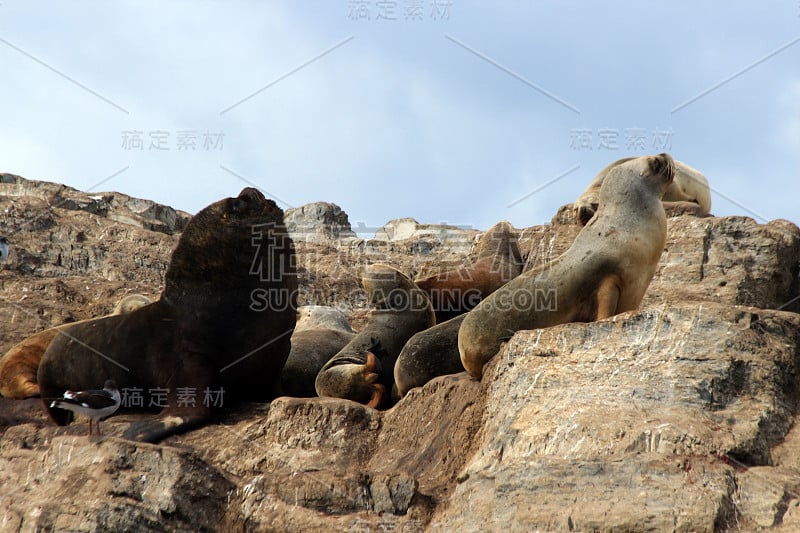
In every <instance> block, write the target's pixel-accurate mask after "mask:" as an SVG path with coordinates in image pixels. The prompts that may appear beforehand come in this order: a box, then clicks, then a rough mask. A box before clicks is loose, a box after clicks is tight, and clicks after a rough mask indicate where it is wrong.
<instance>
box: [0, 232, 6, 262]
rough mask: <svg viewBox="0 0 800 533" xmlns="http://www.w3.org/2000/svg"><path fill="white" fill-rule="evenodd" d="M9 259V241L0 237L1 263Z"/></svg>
mask: <svg viewBox="0 0 800 533" xmlns="http://www.w3.org/2000/svg"><path fill="white" fill-rule="evenodd" d="M6 259H8V239H6V238H5V237H0V263H2V262H3V261H5V260H6Z"/></svg>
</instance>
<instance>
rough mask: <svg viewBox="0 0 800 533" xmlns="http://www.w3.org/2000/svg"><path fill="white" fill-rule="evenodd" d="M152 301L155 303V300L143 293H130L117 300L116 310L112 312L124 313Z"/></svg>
mask: <svg viewBox="0 0 800 533" xmlns="http://www.w3.org/2000/svg"><path fill="white" fill-rule="evenodd" d="M151 303H153V300H151V299H150V298H148V297H147V296H144V295H143V294H129V295H128V296H126V297H125V298H123V299H122V300H120V301H119V302H117V305H115V306H114V310H113V311H112V312H111V314H112V315H124V314H127V313H130V312H131V311H135V310H137V309H139V308H140V307H144V306H145V305H149V304H151Z"/></svg>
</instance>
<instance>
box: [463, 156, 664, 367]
mask: <svg viewBox="0 0 800 533" xmlns="http://www.w3.org/2000/svg"><path fill="white" fill-rule="evenodd" d="M673 175H674V166H673V161H672V158H671V157H670V156H669V155H668V154H661V155H657V156H643V157H638V158H636V159H632V160H629V161H626V162H624V163H622V164H620V165H617V166H616V167H614V168H612V169H611V170H610V171H609V172H608V174H607V176H606V179H605V182H604V183H603V186H602V188H601V189H600V205H599V207H598V209H597V213H596V214H595V216H594V217H592V220H590V221H589V223H588V224H587V225H586V226H584V227H583V228H582V229H581V231H580V232H579V233H578V236H577V237H576V238H575V241H574V242H573V243H572V246H570V248H569V249H568V250H567V251H566V252H564V253H563V254H562V255H560V256H559V257H557V258H556V259H554V260H553V261H552V262H551V263H550V264H549V265H547V266H542V267H539V268H534V269H532V270H529V271H528V272H525V273H524V274H522V275H520V276H519V277H517V278H515V279H513V280H511V281H510V282H508V283H507V284H505V285H504V286H503V287H501V288H500V289H498V290H497V291H495V292H494V293H493V294H492V295H490V296H489V297H488V298H486V299H485V300H484V301H483V302H481V303H480V304H478V306H477V307H476V308H475V309H473V310H472V311H470V312H469V313H468V314H467V316H466V317H465V318H464V322H463V323H462V324H461V329H460V330H459V332H458V351H459V353H460V354H461V362H462V364H463V365H464V368H465V369H466V370H467V372H468V373H469V374H470V375H471V376H473V377H475V378H479V379H480V377H481V376H482V374H483V365H484V364H486V362H488V361H489V359H491V358H492V357H493V356H494V355H495V354H496V353H497V351H498V350H499V349H500V346H501V344H502V342H503V340H505V339H508V338H509V337H510V336H511V335H513V334H514V332H516V331H519V330H522V329H535V328H545V327H548V326H555V325H557V324H564V323H567V322H590V321H593V320H600V319H603V318H607V317H610V316H612V315H615V314H618V313H622V312H624V311H630V310H633V309H636V308H638V307H639V304H640V303H641V301H642V297H643V296H644V293H645V291H646V290H647V287H648V285H649V284H650V280H651V279H652V278H653V274H654V273H655V270H656V267H657V266H658V260H659V258H660V257H661V252H662V251H663V249H664V244H665V242H666V238H667V217H666V214H665V213H664V206H663V205H662V204H661V197H662V195H663V194H664V192H665V191H666V190H667V188H668V187H669V185H670V183H672V179H673Z"/></svg>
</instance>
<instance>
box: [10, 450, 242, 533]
mask: <svg viewBox="0 0 800 533" xmlns="http://www.w3.org/2000/svg"><path fill="white" fill-rule="evenodd" d="M33 457H35V460H36V462H37V468H36V469H35V470H32V469H31V468H30V465H28V466H25V465H26V463H27V461H29V460H31V459H32V458H33ZM0 485H2V486H3V494H2V495H0V500H2V508H3V509H4V510H6V512H7V513H9V512H10V518H11V522H12V524H14V525H15V527H17V530H22V531H27V530H31V531H32V530H37V531H38V530H55V531H101V530H102V531H124V530H170V531H176V530H195V531H211V530H214V529H216V528H217V527H219V526H220V525H221V524H222V523H223V518H224V516H225V512H226V506H227V501H228V498H229V496H230V495H231V493H232V492H233V490H234V489H235V487H234V485H233V483H231V482H230V481H228V480H227V479H226V478H225V477H224V476H222V475H221V474H220V473H219V472H217V471H216V470H215V469H213V468H211V467H210V466H209V465H207V464H205V463H203V462H202V461H200V460H198V459H197V458H196V457H195V456H194V455H193V454H191V453H188V452H185V451H182V450H178V449H175V448H169V447H157V446H149V445H142V444H136V443H132V442H129V441H122V440H119V439H111V438H106V439H104V440H102V441H99V442H95V443H89V442H88V439H87V438H85V437H67V436H65V437H56V438H54V439H52V441H51V442H50V443H49V445H48V446H47V449H46V450H45V451H44V452H38V451H36V450H25V449H17V450H9V449H7V448H6V449H4V450H3V451H2V453H0Z"/></svg>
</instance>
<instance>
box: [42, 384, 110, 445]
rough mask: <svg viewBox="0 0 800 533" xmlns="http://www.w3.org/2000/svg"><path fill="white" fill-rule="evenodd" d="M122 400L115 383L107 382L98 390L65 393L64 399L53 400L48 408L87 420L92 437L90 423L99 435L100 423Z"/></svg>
mask: <svg viewBox="0 0 800 533" xmlns="http://www.w3.org/2000/svg"><path fill="white" fill-rule="evenodd" d="M121 403H122V398H121V396H120V393H119V389H117V385H116V383H114V382H113V381H112V380H110V379H109V380H108V381H106V382H105V384H103V388H102V389H99V390H84V391H66V392H65V393H64V398H60V399H58V400H54V401H53V402H52V403H51V404H50V407H57V408H59V409H66V410H68V411H72V412H73V413H78V414H80V415H83V416H85V417H88V418H89V436H91V435H92V421H95V422H96V423H97V434H98V435H100V421H101V420H103V419H105V418H108V417H109V416H111V415H113V414H114V412H116V410H117V409H119V406H120V404H121Z"/></svg>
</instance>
